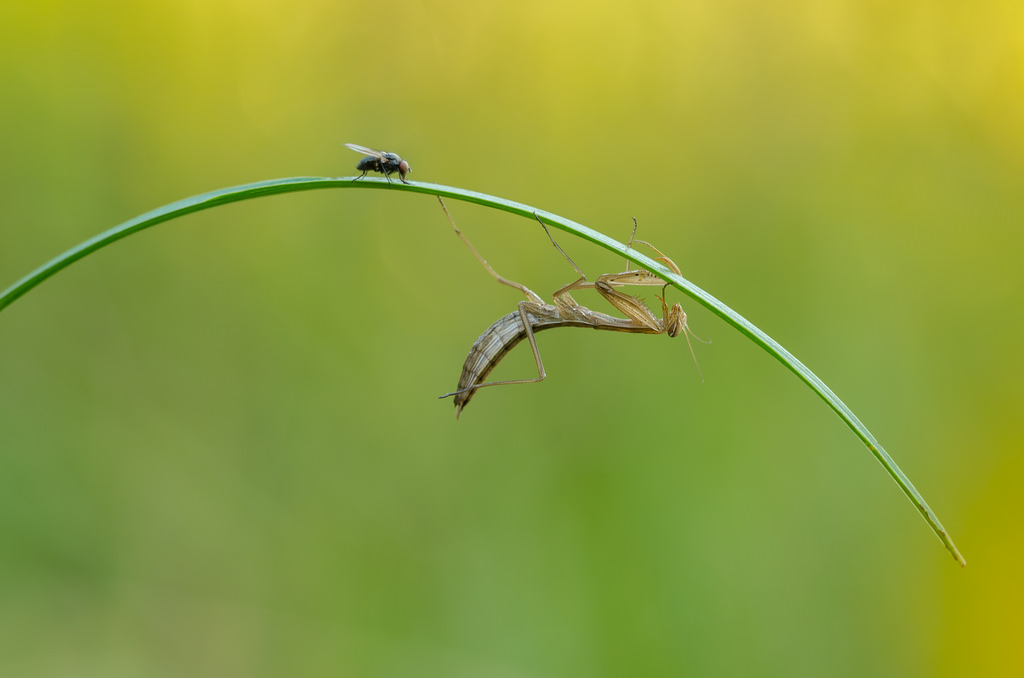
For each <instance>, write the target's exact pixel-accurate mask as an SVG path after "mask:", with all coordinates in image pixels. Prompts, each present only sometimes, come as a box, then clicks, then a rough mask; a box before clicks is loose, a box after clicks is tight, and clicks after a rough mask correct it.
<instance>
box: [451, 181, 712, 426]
mask: <svg viewBox="0 0 1024 678" xmlns="http://www.w3.org/2000/svg"><path fill="white" fill-rule="evenodd" d="M438 200H439V201H440V202H441V208H442V209H443V210H444V213H445V215H446V216H447V217H448V221H449V222H450V223H451V225H452V228H453V229H454V230H455V234H456V235H458V236H459V238H461V239H462V241H463V242H464V243H466V246H467V247H468V248H469V250H470V251H471V252H472V253H473V256H475V257H476V258H477V260H478V261H479V262H480V263H481V264H482V265H483V267H484V268H485V269H487V272H488V273H490V274H491V276H492V277H493V278H494V279H495V280H497V281H498V282H499V283H501V284H502V285H508V286H509V287H514V288H516V289H517V290H519V291H521V292H522V293H523V294H524V295H525V296H526V300H525V301H520V302H519V309H518V310H517V311H513V312H512V313H509V314H508V315H506V316H504V317H502V318H500V319H499V320H498V321H497V322H495V323H494V324H493V325H491V326H490V327H489V328H487V330H486V331H485V332H484V333H483V334H482V335H480V337H479V338H478V339H477V340H476V342H475V343H474V344H473V348H472V349H471V350H470V352H469V355H468V356H467V357H466V362H465V364H464V365H463V367H462V375H461V376H460V377H459V385H458V388H457V389H456V390H455V391H452V392H451V393H446V394H445V395H443V396H441V397H442V398H448V397H451V396H454V398H455V416H456V418H458V416H459V415H460V414H461V413H462V409H463V408H464V407H465V406H466V405H467V404H468V403H469V401H470V399H471V398H472V397H473V395H474V394H475V393H476V391H477V389H480V388H484V387H485V386H500V385H504V384H527V383H531V382H536V381H543V380H544V379H545V378H546V377H547V373H546V372H545V371H544V363H543V361H542V360H541V358H540V351H539V350H538V349H537V341H536V339H535V338H534V334H535V333H537V332H540V331H541V330H547V329H552V328H555V327H590V328H592V329H595V330H609V331H612V332H632V333H636V334H668V336H669V337H676V336H679V335H680V334H684V335H685V336H686V341H687V343H688V344H689V342H690V334H691V332H690V330H689V327H688V326H687V324H686V313H684V312H683V308H682V306H680V305H679V304H673V306H672V308H671V309H670V308H669V307H668V304H666V303H665V297H664V294H665V287H666V283H665V281H664V280H662V279H661V278H659V277H658V276H656V275H655V274H653V273H651V272H650V271H645V270H633V271H629V270H627V271H624V272H622V273H608V274H605V275H602V276H600V277H598V279H597V280H595V281H593V282H591V281H588V280H587V277H586V275H585V274H584V273H583V271H581V270H580V268H579V267H578V266H577V265H576V264H575V262H573V260H572V259H571V258H569V255H567V254H566V253H565V252H564V251H563V250H562V248H561V247H559V245H558V243H557V242H555V239H554V238H552V237H551V232H550V231H548V227H547V226H546V225H545V224H544V222H543V221H541V219H540V217H539V216H537V215H536V214H534V217H535V218H536V219H537V222H538V223H539V224H540V225H541V227H542V228H543V229H544V232H545V233H547V236H548V238H549V239H550V240H551V244H552V245H554V246H555V248H556V249H557V250H558V251H559V252H561V254H562V256H564V257H565V258H566V260H568V262H569V263H570V264H571V265H572V267H573V268H574V269H576V272H577V273H578V274H579V276H580V277H579V278H578V279H577V280H576V281H574V282H571V283H569V284H568V285H565V286H563V287H560V288H559V289H558V290H556V291H555V293H554V294H553V295H552V301H554V303H553V304H547V303H545V302H544V300H543V299H541V298H540V296H538V295H537V294H536V293H534V292H533V291H532V290H530V288H528V287H526V286H525V285H522V284H520V283H517V282H514V281H512V280H508V279H507V278H503V277H502V276H500V275H498V273H497V271H495V270H494V268H492V267H491V265H490V264H488V263H487V261H486V260H485V259H484V258H483V257H482V256H480V253H479V252H477V250H476V248H475V247H473V245H472V244H471V243H470V242H469V240H468V239H467V238H466V236H464V235H463V234H462V231H460V230H459V227H458V226H456V225H455V220H454V219H452V215H451V214H450V213H449V212H448V208H447V207H446V206H445V204H444V200H442V199H441V197H440V196H438ZM633 232H634V234H635V233H636V224H635V222H634V225H633ZM632 242H633V241H632V239H631V240H630V243H632ZM637 242H639V243H641V244H643V245H646V246H647V247H650V248H651V249H652V250H654V251H655V252H657V253H658V255H659V258H660V260H661V261H664V262H665V264H666V265H667V266H668V267H669V268H670V269H672V270H673V271H675V272H676V273H679V268H678V267H677V266H676V265H675V263H674V262H673V261H672V260H671V259H669V258H668V257H666V256H665V255H664V254H662V253H661V252H660V251H659V250H658V249H657V248H656V247H654V246H653V245H651V244H650V243H647V242H644V241H642V240H638V241H637ZM627 285H636V286H660V287H661V288H662V295H661V296H659V297H658V299H659V301H661V309H662V318H658V317H657V316H655V315H654V314H653V313H651V310H650V309H649V308H647V305H646V304H645V303H644V302H643V301H641V300H640V299H638V298H636V297H633V296H630V295H628V294H623V293H622V292H620V291H618V290H617V289H615V288H616V287H624V286H627ZM582 289H594V290H597V293H598V294H600V295H601V296H602V297H604V298H605V299H607V300H608V302H609V303H610V304H611V305H612V306H614V307H615V308H616V309H618V310H619V312H620V313H622V314H623V315H625V316H626V317H625V318H618V317H615V316H612V315H608V314H606V313H600V312H598V311H594V310H591V309H589V308H587V307H586V306H583V305H581V304H580V303H579V302H577V301H576V300H575V299H573V297H572V295H571V294H570V292H571V291H572V290H582ZM523 339H527V340H528V341H529V342H530V348H531V349H532V350H533V357H534V359H535V360H536V362H537V376H536V377H534V378H531V379H510V380H506V381H490V382H484V379H485V378H486V377H487V375H488V374H490V372H491V370H493V369H494V368H495V367H496V366H497V364H498V363H499V362H501V360H502V358H504V357H505V356H506V355H507V354H508V352H509V351H511V350H512V349H513V348H514V347H515V346H516V344H518V343H519V342H520V341H522V340H523ZM690 353H691V354H692V353H693V345H692V344H690ZM694 362H696V357H695V358H694ZM699 369H700V368H699V367H698V372H699Z"/></svg>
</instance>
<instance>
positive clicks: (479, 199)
mask: <svg viewBox="0 0 1024 678" xmlns="http://www.w3.org/2000/svg"><path fill="white" fill-rule="evenodd" d="M323 188H361V189H385V190H394V191H403V192H412V193H428V194H430V195H437V196H441V197H445V198H452V199H455V200H463V201H466V202H472V203H476V204H478V205H483V206H485V207H491V208H493V209H499V210H503V211H505V212H511V213H513V214H518V215H519V216H523V217H526V218H528V219H531V220H532V219H533V218H534V216H535V215H536V216H537V217H539V218H540V219H541V220H543V221H544V223H546V224H548V225H550V226H554V227H555V228H558V229H561V230H563V231H566V232H567V233H571V234H573V235H575V236H577V237H579V238H583V239H584V240H589V241H590V242H592V243H594V244H596V245H599V246H600V247H603V248H605V249H607V250H610V251H612V252H615V253H617V254H619V255H621V256H623V257H625V258H627V259H629V260H630V261H633V262H634V263H636V264H638V265H640V266H642V267H644V268H646V269H648V270H650V271H653V272H655V273H657V274H658V275H659V276H661V277H662V278H664V279H665V280H667V281H669V283H670V284H671V285H672V286H673V287H675V288H677V289H679V290H680V291H682V292H683V293H685V294H687V295H689V296H690V297H692V298H693V299H695V300H696V301H697V302H698V303H700V304H701V305H703V306H704V307H705V308H707V309H708V310H709V311H711V312H712V313H714V314H715V315H717V316H718V317H720V318H721V319H722V320H724V321H725V322H727V323H729V324H730V325H732V326H733V327H734V328H736V329H737V330H739V332H740V333H742V334H743V335H745V336H746V337H747V338H748V339H750V340H751V341H753V342H754V343H755V344H757V345H758V346H760V347H761V348H763V349H764V350H765V351H767V352H768V353H769V354H770V355H772V356H774V357H775V359H776V360H778V361H779V362H781V363H782V364H783V365H785V366H786V368H787V369H789V370H790V371H791V372H793V374H795V375H796V376H797V377H799V378H800V380H801V381H803V382H804V383H805V384H807V386H809V387H810V388H811V390H812V391H814V392H815V393H817V394H818V396H819V397H820V398H821V399H822V400H824V401H825V402H826V403H827V404H828V406H829V407H831V408H832V410H833V411H834V412H835V413H836V414H837V415H839V418H840V419H842V420H843V422H845V423H846V425H847V426H849V427H850V429H851V430H852V431H853V432H854V433H855V434H856V435H857V437H858V438H860V440H861V442H863V443H864V445H865V446H867V448H868V450H870V451H871V454H872V455H874V457H875V459H877V460H878V462H879V463H880V464H881V465H882V467H883V468H884V469H885V470H886V472H887V473H888V474H889V475H890V476H891V477H892V479H893V480H895V481H896V484H897V485H899V487H900V489H901V490H902V491H903V493H904V494H905V495H907V498H908V499H910V501H911V503H913V504H914V506H915V507H917V510H918V512H920V514H921V516H922V517H923V518H924V519H925V521H926V522H927V523H928V524H929V525H930V526H931V528H932V530H933V531H934V532H935V534H936V535H937V536H938V538H939V540H941V541H942V543H943V544H944V545H945V547H946V548H947V549H948V550H949V552H950V553H951V554H952V555H953V558H955V559H956V561H957V562H958V563H960V564H961V565H966V561H965V560H964V558H963V556H961V555H960V552H959V551H958V550H957V548H956V545H955V544H953V540H952V539H950V537H949V534H948V533H947V532H946V529H945V528H944V527H943V526H942V523H941V522H939V518H938V516H936V515H935V512H934V511H932V509H931V508H930V507H929V506H928V503H927V502H926V501H925V500H924V497H922V496H921V493H920V492H918V491H917V488H915V487H914V484H913V483H911V482H910V479H909V478H907V476H906V475H905V474H904V473H903V471H902V470H900V467H899V466H897V465H896V462H895V461H893V460H892V458H891V457H890V456H889V455H888V453H886V451H885V449H884V448H883V447H882V446H881V445H880V444H879V443H878V441H877V440H875V437H874V436H873V435H871V432H870V431H868V429H867V428H866V427H865V426H864V424H862V423H861V421H860V420H859V419H858V418H857V416H856V415H854V413H853V412H852V411H851V410H850V408H849V407H847V406H846V404H845V403H844V402H843V401H842V400H840V399H839V397H838V396H836V394H835V393H833V392H832V391H831V389H829V388H828V386H826V385H825V384H824V382H822V381H821V379H819V378H818V377H817V376H816V375H815V374H814V373H813V372H811V371H810V370H809V369H808V368H807V367H806V366H805V365H804V364H803V363H802V362H800V361H799V360H797V359H796V358H795V357H794V356H793V355H792V354H791V353H790V352H789V351H787V350H786V349H784V348H783V347H782V346H780V345H779V344H778V343H777V342H776V341H775V340H774V339H772V338H771V337H769V336H768V335H767V334H765V333H764V332H762V331H761V330H760V329H758V328H757V327H755V326H754V325H753V324H751V323H750V321H748V320H747V319H746V318H744V317H743V316H741V315H740V314H738V313H736V311H733V310H732V309H731V308H729V307H728V306H726V305H725V304H723V303H722V302H721V301H719V300H718V299H716V298H715V297H713V296H711V295H710V294H708V293H707V292H705V291H704V290H702V289H700V288H699V287H697V286H696V285H694V284H693V283H691V282H689V281H688V280H686V279H684V278H683V277H681V276H679V275H676V274H675V273H673V272H672V271H670V270H668V269H667V268H665V266H663V265H662V264H660V263H658V262H657V261H654V260H653V259H651V258H650V257H647V256H645V255H644V254H642V253H640V252H637V251H636V250H633V249H630V248H629V247H627V246H626V245H624V244H622V243H620V242H618V241H616V240H613V239H611V238H609V237H608V236H606V235H604V234H602V233H599V232H597V231H594V230H592V229H590V228H587V227H586V226H583V225H582V224H578V223H576V222H575V221H572V220H570V219H565V218H564V217H560V216H558V215H557V214H552V213H550V212H546V211H544V210H539V209H536V208H533V207H530V206H529V205H524V204H522V203H518V202H513V201H511V200H504V199H502V198H497V197H494V196H491V195H486V194H484V193H477V192H475V191H467V190H464V189H461V188H453V187H450V186H441V185H438V184H426V183H421V182H412V183H410V184H403V183H399V182H390V183H389V182H388V181H386V180H385V179H377V178H366V179H363V180H362V181H358V182H357V181H354V177H339V178H323V177H295V178H290V179H275V180H271V181H262V182H257V183H253V184H245V185H242V186H233V187H231V188H225V189H221V190H217V191H211V192H209V193H204V194H202V195H197V196H193V197H191V198H186V199H184V200H179V201H177V202H174V203H171V204H169V205H165V206H163V207H160V208H157V209H155V210H152V211H151V212H147V213H146V214H143V215H141V216H138V217H135V218H134V219H130V220H128V221H126V222H124V223H122V224H119V225H117V226H115V227H113V228H111V229H110V230H107V231H104V232H103V233H100V234H99V235H97V236H95V237H93V238H90V239H89V240H86V241H85V242H83V243H82V244H80V245H78V246H77V247H74V248H72V249H70V250H68V251H67V252H64V253H63V254H61V255H60V256H58V257H56V258H55V259H52V260H51V261H49V262H47V263H45V264H43V265H42V266H40V267H39V268H37V269H36V270H35V271H33V272H31V273H29V274H28V275H27V276H25V277H24V278H22V279H21V280H19V281H18V282H16V283H14V284H13V285H11V286H10V287H8V288H7V289H6V290H4V291H3V292H2V293H0V311H2V310H3V309H4V308H5V307H7V306H9V305H10V304H11V303H12V302H13V301H14V300H15V299H17V298H19V297H20V296H22V295H23V294H25V293H26V292H28V291H29V290H31V289H32V288H33V287H35V286H36V285H38V284H39V283H41V282H43V281H44V280H46V279H47V278H49V277H50V276H52V275H54V274H56V273H57V272H58V271H60V270H61V269H63V268H66V267H67V266H70V265H71V264H73V263H74V262H76V261H78V260H79V259H81V258H83V257H85V256H88V255H89V254H91V253H93V252H95V251H97V250H99V249H101V248H103V247H106V246H107V245H109V244H110V243H112V242H115V241H117V240H120V239H121V238H126V237H128V236H129V235H132V234H133V233H137V232H139V231H142V230H145V229H147V228H150V227H151V226H156V225H157V224H159V223H162V222H164V221H169V220H171V219H175V218H177V217H181V216H184V215H186V214H191V213H193V212H199V211H201V210H205V209H209V208H211V207H216V206H218V205H226V204H228V203H232V202H238V201H241V200H249V199H252V198H258V197H262V196H268V195H277V194H281V193H292V192H295V191H308V190H315V189H323Z"/></svg>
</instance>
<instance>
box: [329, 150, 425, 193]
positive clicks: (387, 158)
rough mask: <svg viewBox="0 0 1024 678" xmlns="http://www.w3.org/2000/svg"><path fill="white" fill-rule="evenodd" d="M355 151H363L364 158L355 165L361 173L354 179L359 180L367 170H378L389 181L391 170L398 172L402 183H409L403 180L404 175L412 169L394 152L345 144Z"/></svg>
mask: <svg viewBox="0 0 1024 678" xmlns="http://www.w3.org/2000/svg"><path fill="white" fill-rule="evenodd" d="M345 145H346V146H348V147H349V148H351V149H352V150H353V151H355V152H356V153H363V154H364V155H366V157H365V158H363V159H362V160H360V161H359V164H358V165H356V169H357V170H359V171H360V172H362V175H361V176H359V177H356V181H359V180H360V179H362V178H363V177H365V176H366V173H367V172H380V173H381V174H383V175H384V178H385V179H387V180H388V183H389V184H390V183H391V177H390V176H389V175H390V174H391V173H392V172H398V177H399V178H400V179H401V180H402V183H403V184H407V183H409V182H408V181H406V180H405V175H406V174H408V173H409V172H411V171H412V168H411V167H409V163H407V162H406V161H405V160H402V158H401V157H400V156H399V155H398V154H396V153H388V152H386V151H384V152H382V151H375V150H373V149H372V148H367V147H366V146H360V145H359V144H345Z"/></svg>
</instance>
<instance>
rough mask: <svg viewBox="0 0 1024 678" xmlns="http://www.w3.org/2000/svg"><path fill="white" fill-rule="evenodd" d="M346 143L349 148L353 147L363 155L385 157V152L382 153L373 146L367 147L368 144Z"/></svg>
mask: <svg viewBox="0 0 1024 678" xmlns="http://www.w3.org/2000/svg"><path fill="white" fill-rule="evenodd" d="M345 145H346V146H348V147H349V148H351V149H352V150H353V151H355V152H356V153H362V154H363V155H372V156H375V157H377V158H380V159H381V160H383V159H384V154H383V153H381V152H380V151H375V150H373V149H372V148H367V147H366V146H360V145H359V144H345Z"/></svg>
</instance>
